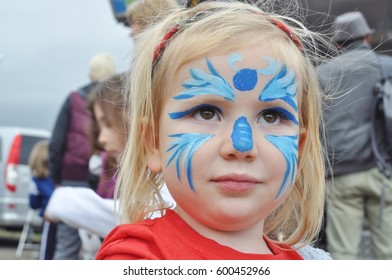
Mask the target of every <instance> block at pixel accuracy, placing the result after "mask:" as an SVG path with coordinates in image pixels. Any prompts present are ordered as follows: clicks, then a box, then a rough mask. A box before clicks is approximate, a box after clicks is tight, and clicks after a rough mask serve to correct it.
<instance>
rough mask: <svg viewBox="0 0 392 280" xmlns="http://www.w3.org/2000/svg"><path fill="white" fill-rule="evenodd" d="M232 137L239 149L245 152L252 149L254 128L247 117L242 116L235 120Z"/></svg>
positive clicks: (234, 144)
mask: <svg viewBox="0 0 392 280" xmlns="http://www.w3.org/2000/svg"><path fill="white" fill-rule="evenodd" d="M231 139H232V141H233V147H234V148H235V149H236V150H237V151H240V152H241V153H244V152H247V151H250V150H252V148H253V138H252V128H251V127H250V125H249V123H248V121H247V119H246V118H245V117H240V118H238V119H237V120H236V121H235V123H234V126H233V132H232V133H231Z"/></svg>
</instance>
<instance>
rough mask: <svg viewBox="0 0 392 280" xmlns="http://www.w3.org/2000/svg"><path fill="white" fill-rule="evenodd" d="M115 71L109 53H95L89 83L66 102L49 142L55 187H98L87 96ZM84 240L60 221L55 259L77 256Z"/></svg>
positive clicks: (51, 169)
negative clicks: (91, 168)
mask: <svg viewBox="0 0 392 280" xmlns="http://www.w3.org/2000/svg"><path fill="white" fill-rule="evenodd" d="M115 73H116V65H115V63H114V60H113V58H112V56H111V55H110V54H108V53H100V54H97V55H95V56H93V57H92V58H91V60H90V65H89V74H88V75H89V78H90V81H91V82H90V83H89V84H87V85H86V86H83V87H81V88H80V89H78V90H76V91H73V92H71V93H70V95H69V96H68V97H67V99H66V100H65V102H64V103H63V105H62V107H61V110H60V112H59V114H58V117H57V120H56V123H55V126H54V128H53V131H52V137H51V139H50V143H49V171H50V176H51V177H52V179H53V182H54V184H55V186H56V187H59V186H78V187H88V188H95V187H96V186H95V184H96V180H95V177H94V176H91V174H90V172H89V169H88V163H89V159H90V156H91V147H90V142H89V138H88V133H87V128H88V126H89V125H90V123H91V115H90V113H89V112H88V110H87V108H86V100H87V98H88V95H89V94H90V93H91V91H92V90H93V89H94V88H96V86H97V84H98V83H99V82H103V81H105V80H108V79H109V78H111V77H112V76H113V75H114V74H115ZM80 247H81V242H80V238H79V234H78V231H77V230H76V229H74V228H71V227H69V226H67V225H66V224H64V223H61V222H60V223H58V225H57V233H56V249H55V254H54V259H58V260H67V259H71V260H72V259H78V258H79V250H80Z"/></svg>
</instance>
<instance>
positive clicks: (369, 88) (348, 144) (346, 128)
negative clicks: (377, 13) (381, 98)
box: [318, 12, 392, 259]
mask: <svg viewBox="0 0 392 280" xmlns="http://www.w3.org/2000/svg"><path fill="white" fill-rule="evenodd" d="M373 32H374V30H372V29H370V28H369V26H368V24H367V22H366V20H365V18H364V16H363V15H362V13H360V12H349V13H345V14H342V15H340V16H338V17H336V19H335V22H334V36H333V40H334V41H335V42H336V44H337V46H338V48H339V49H340V50H341V54H340V55H339V56H337V57H335V58H333V59H331V60H329V61H327V62H326V63H325V64H322V65H321V66H319V67H318V74H319V77H320V81H321V84H322V86H323V87H324V89H325V91H326V92H329V93H331V96H328V97H327V98H326V107H325V110H324V120H325V124H326V141H327V148H328V156H329V162H330V164H331V170H330V172H329V178H328V179H329V185H328V188H327V192H328V196H327V197H328V201H327V202H328V206H327V208H326V209H327V222H326V240H327V250H328V251H329V252H330V253H331V255H332V258H333V259H356V258H357V256H358V253H359V245H360V239H361V234H362V229H363V224H364V218H365V217H366V219H367V220H368V224H369V229H370V233H371V239H372V244H373V248H372V249H373V255H374V257H375V258H376V259H392V238H391V237H390V234H391V232H392V182H391V181H390V180H387V178H385V176H383V174H382V173H381V172H380V171H379V170H378V168H377V165H376V161H375V157H374V153H373V151H372V147H371V134H370V131H371V130H370V129H371V112H372V110H371V106H372V100H373V98H374V93H373V88H374V86H375V84H376V83H377V82H378V81H379V80H380V79H381V70H380V69H381V68H380V65H382V67H385V70H386V71H389V73H391V74H392V58H391V57H388V56H378V55H377V54H376V52H374V51H373V50H372V49H371V47H370V42H371V35H372V34H373ZM383 185H384V188H383V187H382V186H383Z"/></svg>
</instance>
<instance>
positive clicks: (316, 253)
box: [297, 246, 332, 260]
mask: <svg viewBox="0 0 392 280" xmlns="http://www.w3.org/2000/svg"><path fill="white" fill-rule="evenodd" d="M297 251H298V253H299V254H300V255H301V256H302V257H303V258H304V260H332V258H331V255H330V254H329V253H328V252H326V251H324V250H323V249H320V248H315V247H312V246H305V247H303V248H301V249H298V250H297Z"/></svg>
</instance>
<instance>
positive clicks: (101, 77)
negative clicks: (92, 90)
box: [89, 53, 116, 82]
mask: <svg viewBox="0 0 392 280" xmlns="http://www.w3.org/2000/svg"><path fill="white" fill-rule="evenodd" d="M89 65H90V70H89V75H90V79H91V80H92V81H94V82H103V81H106V80H108V79H109V78H110V77H112V76H113V75H114V74H116V64H115V63H114V59H113V57H112V56H111V55H110V54H108V53H101V54H97V55H94V56H93V57H92V58H91V59H90V64H89Z"/></svg>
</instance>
